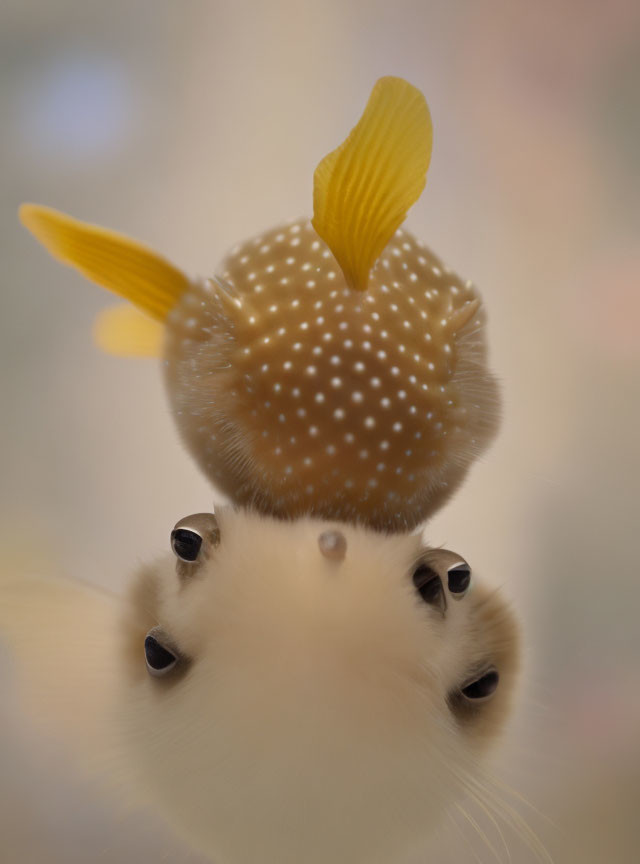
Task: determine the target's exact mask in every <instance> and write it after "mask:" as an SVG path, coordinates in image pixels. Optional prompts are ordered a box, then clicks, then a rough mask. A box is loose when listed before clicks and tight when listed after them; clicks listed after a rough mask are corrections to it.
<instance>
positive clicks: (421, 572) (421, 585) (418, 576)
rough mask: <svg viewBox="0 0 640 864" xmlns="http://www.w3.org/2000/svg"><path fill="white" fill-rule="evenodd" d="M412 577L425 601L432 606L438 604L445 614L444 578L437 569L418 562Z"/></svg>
mask: <svg viewBox="0 0 640 864" xmlns="http://www.w3.org/2000/svg"><path fill="white" fill-rule="evenodd" d="M412 579H413V584H414V585H415V587H416V589H417V591H418V594H419V595H420V596H421V597H422V599H423V600H424V602H425V603H428V604H429V605H430V606H437V607H438V609H440V611H441V612H442V614H443V615H444V611H445V609H446V600H445V596H444V589H443V587H442V579H441V578H440V576H439V575H438V574H437V573H436V571H435V570H434V569H433V568H432V567H429V566H428V565H427V564H418V566H417V567H416V569H415V570H414V571H413V576H412Z"/></svg>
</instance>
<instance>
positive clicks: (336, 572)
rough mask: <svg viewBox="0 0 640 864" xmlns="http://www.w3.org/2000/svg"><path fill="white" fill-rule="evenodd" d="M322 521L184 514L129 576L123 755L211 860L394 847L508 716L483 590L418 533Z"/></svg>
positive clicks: (507, 640) (511, 653)
mask: <svg viewBox="0 0 640 864" xmlns="http://www.w3.org/2000/svg"><path fill="white" fill-rule="evenodd" d="M334 528H336V526H332V525H328V524H327V523H322V522H320V521H316V520H310V519H303V520H300V521H297V522H294V523H284V522H280V521H277V520H271V519H266V518H262V517H258V516H255V515H250V514H247V513H244V512H234V511H233V510H231V509H225V510H222V511H220V512H219V513H218V515H217V520H216V519H215V518H214V517H213V516H207V515H204V516H203V515H200V516H199V517H197V518H191V519H187V520H184V521H183V524H182V525H180V524H179V526H178V530H177V531H176V532H175V533H174V549H175V551H176V552H177V553H178V556H180V557H178V556H174V557H167V558H166V559H163V560H161V561H159V562H158V563H157V565H155V566H153V567H149V568H146V569H145V570H143V571H142V572H141V573H140V575H139V577H138V580H137V582H136V584H135V586H134V590H133V592H132V598H131V600H132V602H131V604H130V609H129V613H128V617H127V619H126V621H125V628H124V632H125V652H124V661H125V663H126V676H125V679H126V684H125V690H124V692H123V694H122V697H123V698H122V706H121V717H122V720H123V723H122V733H123V735H124V740H125V744H126V746H127V747H128V749H129V751H130V754H131V755H130V761H131V763H132V766H133V768H134V771H135V773H136V775H137V781H138V784H139V785H140V786H141V787H142V789H143V790H144V794H145V795H146V796H147V797H150V798H151V800H152V802H153V804H154V805H155V806H157V807H158V808H159V809H160V810H161V811H162V812H163V814H164V816H165V817H166V818H167V820H168V821H170V822H171V823H172V824H173V825H174V826H175V827H176V829H177V830H178V831H179V832H180V833H181V834H183V835H184V836H185V837H186V838H187V839H188V840H189V841H190V842H191V843H192V844H193V845H194V846H195V847H196V848H199V849H200V850H203V851H205V852H206V853H208V854H209V855H211V857H212V858H213V859H214V860H216V861H220V862H230V864H235V862H239V864H254V862H263V864H264V862H266V864H271V862H273V864H276V862H278V864H289V862H290V864H294V862H295V864H299V862H303V861H304V862H307V864H308V862H311V864H316V862H317V864H320V862H345V864H347V862H349V864H356V862H360V861H362V862H364V861H366V862H381V864H382V862H394V864H396V862H401V861H402V860H404V857H406V856H407V855H408V854H409V853H410V852H411V851H414V852H415V851H416V849H419V848H421V847H422V846H423V845H424V844H425V843H426V842H427V841H428V838H429V835H430V833H431V832H432V830H433V828H434V826H435V825H436V823H437V822H438V821H439V820H440V819H442V818H443V811H444V809H445V808H446V807H447V806H448V805H450V804H451V803H452V802H453V801H454V800H456V799H458V798H460V797H461V796H462V779H463V778H464V777H465V776H466V775H468V774H469V773H472V774H474V776H475V773H476V772H477V770H478V768H477V767H476V766H477V760H478V757H480V756H481V755H482V754H483V752H484V751H485V749H486V747H487V745H488V744H490V743H491V741H493V739H494V738H495V737H496V735H497V734H498V732H499V731H500V729H501V727H502V724H503V721H504V719H505V717H506V715H507V713H508V708H509V704H510V701H511V695H512V690H513V685H514V678H515V675H516V667H517V628H516V626H515V624H514V621H513V618H512V616H511V613H510V612H509V610H508V609H507V607H506V606H505V604H504V602H503V601H502V600H501V599H500V598H499V596H497V595H496V593H495V592H489V591H487V590H486V589H484V588H483V587H482V586H481V585H479V584H477V580H476V578H475V576H474V574H473V573H472V572H471V570H470V567H469V565H468V564H467V562H465V561H464V559H463V558H461V556H459V555H457V554H455V553H452V552H447V551H445V550H434V549H428V548H425V547H424V546H423V545H421V542H420V538H419V537H417V536H407V535H403V536H386V535H381V534H377V533H374V532H372V531H369V530H364V529H356V528H353V527H348V526H339V527H338V528H336V530H337V531H338V532H339V534H335V533H330V534H329V535H328V536H323V537H322V539H320V538H321V535H323V534H324V533H325V532H326V531H328V530H329V531H332V530H333V529H334ZM181 559H185V560H181Z"/></svg>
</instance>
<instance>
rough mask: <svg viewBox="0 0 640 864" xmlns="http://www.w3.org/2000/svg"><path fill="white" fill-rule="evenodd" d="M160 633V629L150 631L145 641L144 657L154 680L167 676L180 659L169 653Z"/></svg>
mask: <svg viewBox="0 0 640 864" xmlns="http://www.w3.org/2000/svg"><path fill="white" fill-rule="evenodd" d="M160 638H161V636H160V631H159V630H158V628H155V627H154V629H153V630H150V631H149V632H148V633H147V635H146V638H145V640H144V656H145V660H146V661H147V669H148V670H149V674H150V675H153V677H154V678H162V676H163V675H167V674H168V673H169V672H171V671H172V669H173V668H174V667H175V665H176V663H177V662H178V657H177V655H176V654H174V653H173V652H172V651H169V649H168V648H166V647H165V645H163V644H162V642H161V641H160Z"/></svg>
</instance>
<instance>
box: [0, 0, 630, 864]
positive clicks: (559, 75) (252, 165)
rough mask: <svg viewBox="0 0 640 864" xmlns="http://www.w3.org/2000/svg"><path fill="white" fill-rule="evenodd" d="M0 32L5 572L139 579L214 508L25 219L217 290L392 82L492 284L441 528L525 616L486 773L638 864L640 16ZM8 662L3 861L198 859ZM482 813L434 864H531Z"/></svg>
mask: <svg viewBox="0 0 640 864" xmlns="http://www.w3.org/2000/svg"><path fill="white" fill-rule="evenodd" d="M0 16H1V17H0V102H1V104H0V107H1V113H0V116H1V118H2V121H1V125H0V170H1V175H2V196H1V198H0V250H1V251H0V260H1V261H2V288H1V291H0V358H1V359H0V390H1V399H0V406H1V408H0V418H1V419H0V430H1V431H0V434H1V440H2V447H1V448H0V460H1V462H0V477H1V478H2V480H1V490H2V495H1V497H0V555H1V556H2V560H3V566H10V567H19V568H21V569H25V570H29V569H30V570H37V571H38V572H43V571H45V572H48V573H52V574H57V573H59V574H67V575H70V576H73V577H81V578H83V579H86V580H89V581H91V582H95V583H97V584H99V585H103V586H108V587H113V588H114V589H116V590H121V589H122V586H123V585H124V584H125V580H126V578H127V574H128V573H129V572H130V570H131V569H132V567H133V566H135V565H136V563H137V562H138V561H140V560H142V559H144V558H146V557H149V556H151V555H153V554H155V553H156V552H157V551H158V550H159V549H164V548H165V547H166V544H167V538H168V532H169V530H170V528H171V527H172V525H173V523H174V522H175V521H176V519H177V518H179V517H181V516H182V515H184V514H186V513H189V512H194V511H197V510H201V509H207V508H208V507H209V506H210V503H211V498H212V493H211V491H210V489H209V488H208V487H207V485H206V484H205V482H204V480H203V479H202V478H201V477H200V476H199V474H198V473H197V471H196V469H195V468H194V466H193V465H192V464H191V462H190V460H189V459H188V458H187V456H186V454H185V453H184V452H183V451H182V449H181V446H180V444H179V442H178V439H177V435H176V432H175V431H174V429H173V426H172V424H171V420H170V417H169V415H168V409H167V404H166V401H165V399H164V394H163V391H162V384H161V378H160V374H159V370H158V368H157V366H156V364H155V363H153V362H152V361H144V360H138V361H136V360H126V359H114V358H110V357H106V356H103V355H100V354H99V353H98V352H97V351H96V350H95V349H94V348H93V347H92V342H91V326H92V322H93V319H94V317H95V315H96V313H97V312H98V310H99V309H101V308H102V307H103V306H104V304H105V302H108V298H107V297H106V295H105V294H104V293H103V292H101V291H100V290H99V289H97V288H93V287H92V286H90V285H89V284H87V283H85V282H83V281H82V280H81V279H80V277H78V276H77V275H76V274H74V273H72V272H71V271H70V270H66V269H63V268H61V267H59V266H57V265H55V264H54V263H53V262H52V261H51V260H50V259H49V258H48V256H47V255H46V254H45V253H44V252H43V251H42V250H41V249H40V248H39V247H38V246H37V245H36V244H35V242H34V241H33V240H32V238H31V237H29V236H28V235H27V233H26V232H25V231H24V230H23V229H21V227H20V226H19V225H18V222H17V218H16V210H17V207H18V205H19V203H20V202H21V201H24V200H34V201H37V202H41V203H45V204H49V205H52V206H55V207H58V208H60V209H62V210H65V211H68V212H71V213H73V214H74V215H75V216H77V217H79V218H82V219H86V220H89V221H94V222H98V223H100V224H104V225H108V226H111V227H115V228H117V229H119V230H121V231H123V232H125V233H127V234H130V235H132V236H134V237H138V238H140V239H142V240H144V241H146V242H148V243H149V244H150V245H152V246H153V247H155V248H157V249H159V250H163V251H164V252H165V253H166V254H167V256H168V257H170V258H171V259H172V260H174V261H175V262H177V263H178V264H180V265H182V266H183V267H184V268H185V269H187V270H188V271H190V272H193V273H200V274H208V273H211V272H213V270H214V268H215V266H216V264H217V263H218V261H219V260H220V258H221V257H222V255H223V254H224V253H225V251H226V250H227V249H228V248H229V247H230V246H232V245H234V244H235V243H236V242H238V241H240V240H242V239H244V238H245V237H247V236H250V235H251V234H252V233H254V232H258V231H260V230H261V229H263V228H265V227H270V226H271V225H272V224H275V223H276V222H278V221H279V220H282V219H286V218H288V217H296V216H298V215H300V214H303V213H306V214H309V213H310V210H311V178H312V173H313V169H314V167H315V165H316V163H317V162H318V161H319V160H320V158H321V157H322V156H323V155H324V154H325V153H327V152H328V151H329V150H330V149H332V148H333V147H334V146H335V145H336V144H337V143H338V142H339V141H341V140H342V138H343V137H344V136H345V134H346V132H347V131H348V130H349V128H350V127H351V126H352V125H353V123H354V122H355V120H356V119H357V117H358V116H359V114H360V112H361V110H362V108H363V106H364V104H365V101H366V98H367V96H368V93H369V90H370V88H371V86H372V84H373V82H374V81H375V80H376V78H378V77H379V76H380V75H383V74H390V73H391V74H396V75H402V76H404V77H406V78H408V79H409V80H410V81H411V82H413V83H414V84H416V85H417V86H419V87H420V88H421V89H422V90H423V91H424V92H425V94H426V96H427V99H428V101H429V103H430V106H431V111H432V115H433V119H434V126H435V146H434V154H433V160H432V164H431V169H430V174H429V180H428V184H427V189H426V192H425V194H424V195H423V197H422V199H421V200H420V202H419V203H418V204H417V205H416V206H415V207H414V209H413V210H412V212H411V214H410V217H409V220H408V223H407V224H408V227H409V228H410V229H412V230H413V231H414V232H415V233H416V234H417V235H418V236H419V237H420V238H423V239H424V240H425V241H426V242H427V243H428V244H429V245H430V246H431V247H433V248H434V250H435V251H436V252H437V253H438V254H439V255H441V256H442V257H443V258H444V259H445V260H446V261H448V263H449V264H450V265H451V266H453V267H454V268H455V269H456V270H458V271H459V272H460V273H461V274H462V275H464V276H465V278H467V277H468V278H472V279H473V280H474V281H475V282H476V283H477V284H478V286H479V287H480V289H481V291H482V293H483V296H484V298H485V301H486V305H487V309H488V312H489V327H490V329H489V338H490V345H491V351H492V360H493V366H494V368H495V370H496V371H497V372H498V373H499V375H500V377H501V379H502V381H503V386H504V392H505V421H504V425H503V428H502V433H501V435H500V437H499V439H498V441H497V443H496V444H495V445H494V447H493V448H492V449H491V451H490V452H489V453H488V455H487V456H486V457H485V458H484V459H483V461H482V464H480V465H478V466H476V467H475V469H474V470H473V471H472V473H471V476H470V478H469V480H468V482H467V483H466V485H465V487H464V488H463V490H462V491H461V492H460V493H459V494H458V496H457V497H456V499H455V500H454V501H453V502H452V503H450V504H449V505H448V506H447V507H446V509H445V510H444V511H443V512H442V513H441V514H440V515H439V516H438V517H437V518H435V519H434V520H433V522H432V523H431V524H430V525H429V526H428V530H427V536H428V537H429V538H432V539H433V540H434V542H437V543H446V544H448V545H450V546H451V547H452V548H455V549H458V550H459V551H461V552H463V553H464V554H465V556H466V557H467V558H468V559H469V560H470V561H471V562H473V564H474V566H475V568H476V570H477V571H479V572H483V573H484V574H485V575H486V576H487V578H489V579H491V580H492V581H493V582H495V584H499V585H502V586H504V590H505V591H506V592H507V593H508V594H509V595H510V596H511V597H513V600H514V603H515V605H516V607H517V609H518V610H519V614H520V616H521V618H522V621H523V624H524V628H525V640H526V655H527V657H526V668H525V680H524V686H523V691H522V698H521V705H520V710H519V713H518V717H517V718H516V722H515V723H514V725H513V728H512V731H511V734H510V736H509V738H508V740H507V741H506V743H505V746H504V748H503V749H502V751H501V753H500V754H499V755H498V757H497V759H496V762H495V765H494V769H493V770H494V773H495V775H496V777H498V778H499V779H500V782H501V783H503V784H504V787H505V791H504V800H505V801H506V802H508V807H509V808H513V810H515V811H517V812H518V813H519V814H520V817H519V818H521V819H523V820H524V821H525V822H526V823H527V825H528V826H530V829H531V831H532V832H534V833H535V835H536V836H537V838H539V841H540V843H541V844H543V845H544V847H545V848H546V850H547V853H548V854H549V855H550V856H551V857H552V858H553V860H554V861H556V862H557V864H565V862H566V864H573V862H576V864H577V862H580V864H596V862H597V864H600V862H613V864H626V862H635V861H637V860H638V851H637V850H638V848H639V846H640V827H639V826H640V821H639V819H638V815H637V809H638V803H639V802H640V743H639V739H640V734H639V733H640V626H639V625H638V619H639V618H640V614H639V613H640V578H639V576H640V574H639V568H638V564H637V555H638V551H637V550H638V535H639V530H638V529H639V527H640V526H639V524H638V523H639V519H638V512H639V506H638V499H639V495H640V489H639V486H640V484H639V478H640V470H639V469H640V448H639V446H638V445H639V441H640V422H639V421H640V386H639V378H640V375H639V370H640V335H639V334H640V244H639V242H638V240H639V237H640V167H639V165H638V154H639V153H640V6H639V5H638V3H637V2H634V0H609V2H607V3H602V2H595V0H582V2H581V0H556V2H552V0H539V2H537V3H520V2H515V3H514V2H509V0H489V2H473V0H469V2H463V0H437V2H425V0H415V2H411V0H394V2H391V0H387V2H380V0H370V2H365V0H356V2H349V0H322V2H314V3H308V2H304V0H297V2H295V0H270V2H268V3H267V2H264V3H259V2H247V0H235V2H216V0H211V2H197V0H185V2H174V3H169V2H163V0H137V2H135V3H131V2H125V0H109V2H102V3H97V2H86V0H85V2H80V0H33V2H28V0H4V2H3V4H2V11H1V13H0ZM0 659H1V660H2V661H3V662H2V663H1V664H0V686H1V687H2V691H1V692H2V697H0V861H2V864H5V862H6V864H62V862H64V864H80V862H87V861H91V862H100V864H115V862H118V864H128V862H136V864H138V862H146V861H156V860H160V861H162V860H166V861H176V862H192V864H196V862H198V861H199V860H200V859H198V858H197V856H195V855H192V854H191V853H190V852H189V851H188V850H187V849H186V848H185V847H183V846H182V845H180V843H179V842H178V841H177V840H175V839H174V838H173V837H172V836H171V835H170V834H169V832H168V830H167V829H165V828H164V827H163V826H162V825H161V824H159V822H157V821H156V820H155V818H154V816H153V814H145V813H142V814H139V813H138V814H127V813H122V812H121V811H120V810H119V809H118V807H117V804H116V803H115V802H113V801H112V800H109V799H108V798H107V797H105V796H103V794H102V793H101V792H100V791H99V790H98V789H96V788H94V787H93V786H90V785H89V784H87V783H86V782H85V781H84V780H82V779H80V778H78V777H76V776H75V775H74V774H73V771H72V769H71V768H70V766H68V765H67V764H66V763H65V760H64V758H63V755H62V754H60V753H59V752H58V750H57V749H56V747H55V745H54V744H53V743H52V742H50V741H47V740H43V739H42V738H41V737H40V736H39V735H38V734H37V733H36V732H35V731H33V730H32V729H31V728H30V726H29V723H28V722H26V721H25V718H24V717H23V716H22V715H21V713H20V708H19V706H17V705H16V703H15V700H13V699H12V698H11V697H10V693H11V689H10V684H9V682H10V663H9V661H8V658H6V656H4V657H1V658H0ZM509 790H513V791H509ZM478 819H479V821H480V823H481V827H482V829H483V831H484V832H485V833H486V835H487V841H488V842H487V843H485V842H484V841H483V840H482V839H481V838H480V837H479V836H478V835H477V834H476V833H475V832H474V830H473V829H472V828H471V827H470V826H469V825H466V826H465V825H463V824H460V823H458V824H457V825H452V826H451V828H450V830H449V829H447V828H445V829H443V836H442V837H441V838H440V839H439V841H438V842H439V843H440V848H439V850H438V851H437V852H436V853H435V857H434V859H433V860H434V861H435V860H437V861H439V862H456V864H466V862H477V861H480V862H485V861H487V862H489V861H504V862H506V861H508V860H511V861H513V862H515V864H528V862H534V861H536V860H540V855H541V854H542V853H541V852H540V850H537V852H536V849H535V848H531V847H532V846H533V847H535V845H536V844H535V842H534V841H531V839H530V838H529V840H527V839H526V838H523V837H522V836H521V835H522V833H523V831H522V829H516V830H513V829H512V828H510V827H509V825H508V824H505V823H504V822H501V823H500V824H501V831H502V833H503V834H504V840H505V841H506V844H507V846H508V849H509V852H507V851H506V850H505V846H504V844H503V842H502V839H501V837H500V832H498V831H497V830H496V828H495V826H494V825H492V823H491V821H490V820H488V819H486V818H484V817H483V816H482V814H480V815H479V816H478ZM492 847H493V848H492ZM509 855H510V856H511V857H510V858H509ZM536 855H538V858H536ZM301 864H302V862H301Z"/></svg>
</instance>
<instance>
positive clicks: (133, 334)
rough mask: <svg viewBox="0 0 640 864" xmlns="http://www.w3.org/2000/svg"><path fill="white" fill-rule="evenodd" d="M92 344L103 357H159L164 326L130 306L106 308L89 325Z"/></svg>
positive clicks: (127, 304) (122, 304)
mask: <svg viewBox="0 0 640 864" xmlns="http://www.w3.org/2000/svg"><path fill="white" fill-rule="evenodd" d="M93 338H94V342H95V343H96V345H97V346H98V348H101V349H102V350H103V351H104V352H105V353H107V354H115V355H116V356H118V357H159V356H160V354H161V353H162V344H163V339H164V325H163V324H161V323H160V322H159V321H156V320H155V319H154V318H150V317H149V316H148V315H147V314H146V313H145V312H141V311H140V310H139V309H137V308H136V307H135V306H132V305H131V304H130V303H119V304H118V305H117V306H109V307H108V308H107V309H103V310H102V312H100V313H99V314H98V317H97V318H96V320H95V323H94V325H93Z"/></svg>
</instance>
